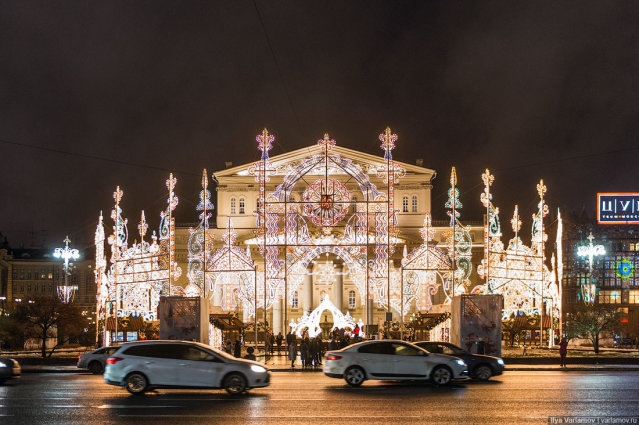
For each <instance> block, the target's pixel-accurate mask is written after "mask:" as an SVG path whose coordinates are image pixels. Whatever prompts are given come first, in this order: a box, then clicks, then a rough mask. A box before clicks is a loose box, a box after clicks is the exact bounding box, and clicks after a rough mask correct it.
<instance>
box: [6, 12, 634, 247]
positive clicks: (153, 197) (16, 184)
mask: <svg viewBox="0 0 639 425" xmlns="http://www.w3.org/2000/svg"><path fill="white" fill-rule="evenodd" d="M638 46H639V2H614V1H592V2H574V1H571V2H561V1H559V2H557V1H549V2H520V1H515V2H512V1H511V2H507V1H503V2H490V1H482V2H454V1H450V0H446V1H441V2H417V1H415V2H403V1H388V2H379V1H361V2H358V1H343V0H342V1H336V2H331V1H321V2H317V1H291V2H284V1H265V0H255V2H253V1H249V0H236V1H226V2H221V1H202V2H196V1H193V2H180V1H174V0H172V1H157V0H154V1H122V2H117V1H92V2H86V1H79V2H73V1H64V2H55V1H25V0H15V1H0V232H1V233H2V234H3V235H4V236H6V237H7V238H8V241H9V243H10V244H11V245H12V247H14V248H17V247H19V246H20V245H21V244H24V245H25V246H26V247H29V246H31V245H32V244H35V245H38V246H39V245H41V244H43V243H46V244H48V246H49V247H57V246H63V243H62V240H63V239H64V237H65V236H66V235H67V234H68V235H69V237H70V238H71V239H72V240H73V242H74V243H81V242H90V241H92V238H93V232H94V230H95V225H96V223H97V218H98V215H99V213H100V210H104V215H105V219H106V222H107V225H108V226H109V227H110V226H111V223H112V222H111V220H110V218H109V215H110V211H111V209H112V207H113V198H112V194H113V192H114V190H115V188H116V186H118V185H119V186H120V187H121V188H122V190H123V191H124V198H123V202H122V207H123V210H124V215H125V216H126V217H128V219H129V231H130V233H131V237H130V239H133V238H135V236H137V231H136V226H137V223H138V221H139V217H140V210H142V209H144V210H145V212H146V216H147V220H148V221H149V227H150V229H157V227H158V223H159V213H160V211H161V210H163V209H164V208H165V206H166V197H167V193H166V187H165V183H164V182H165V180H166V179H167V177H168V173H169V172H173V173H174V174H175V175H176V177H177V179H178V182H177V188H176V194H177V196H178V197H179V198H180V203H179V205H178V208H177V210H176V217H177V221H178V222H194V221H196V220H197V213H196V211H195V205H196V203H197V194H198V192H199V191H200V190H201V187H200V179H201V174H202V169H203V168H206V169H207V170H208V172H209V176H210V174H211V173H212V172H213V171H218V170H222V169H224V168H225V166H224V163H225V161H232V162H233V163H234V165H240V164H243V163H247V162H251V161H254V160H257V159H259V152H258V151H257V149H256V143H255V136H256V135H257V134H259V133H260V132H261V130H262V129H263V128H264V127H266V128H268V130H269V132H271V133H272V134H274V135H275V138H276V140H275V143H274V148H273V150H272V151H271V156H275V155H278V154H281V153H283V152H286V151H290V150H294V149H299V148H302V147H305V146H310V145H313V144H315V143H316V142H317V140H318V139H321V138H322V137H323V135H324V133H329V135H330V136H331V138H333V139H335V140H336V141H337V144H338V145H341V146H344V147H347V148H351V149H356V150H360V151H364V152H367V153H371V154H374V155H379V156H380V157H381V156H382V154H383V153H382V151H381V149H380V147H379V145H380V142H379V140H378V135H379V134H380V133H382V132H383V131H384V129H385V128H386V126H390V127H391V129H392V131H393V133H396V134H397V135H398V136H399V139H398V141H397V143H396V145H397V146H396V149H395V150H394V151H393V157H394V159H396V160H399V161H403V162H407V163H413V164H414V161H415V159H417V158H423V160H424V166H425V167H427V168H431V169H435V170H436V171H437V178H436V179H435V180H434V189H433V196H432V199H433V214H434V218H435V219H445V218H446V215H445V209H444V207H443V204H444V203H445V201H446V197H445V192H446V190H447V189H448V187H449V176H450V170H451V167H452V166H456V168H457V173H458V177H459V188H460V190H461V202H462V203H463V204H464V208H463V209H462V210H461V213H462V216H461V219H462V221H464V220H466V221H471V220H481V219H482V213H483V207H482V206H481V203H480V200H479V196H480V193H481V191H482V190H483V183H482V181H481V174H482V172H484V170H485V169H486V168H489V169H490V170H491V172H492V173H493V174H494V175H495V182H494V184H493V186H492V192H493V196H494V203H495V205H496V206H498V207H500V209H501V221H502V228H503V229H504V231H505V233H506V234H507V236H510V235H509V234H508V230H509V228H510V226H509V223H508V220H510V218H511V216H512V212H513V209H514V205H515V204H519V209H520V214H521V216H522V218H523V220H524V225H523V229H522V233H523V238H524V241H525V242H528V241H529V237H530V225H531V215H532V214H533V212H534V211H535V209H536V204H537V202H538V199H539V198H538V195H537V190H536V184H537V183H538V182H539V180H540V179H544V182H545V183H546V186H547V187H548V192H547V202H548V204H549V206H550V208H551V209H552V210H556V208H557V207H561V208H562V210H570V211H577V212H579V211H581V209H582V206H584V205H585V206H586V209H587V211H588V212H589V213H591V214H592V212H593V211H594V209H595V202H596V193H597V192H601V191H639V182H638V178H637V174H638V173H639V166H637V159H636V158H637V154H638V153H639V144H638V143H637V141H636V138H637V134H638V133H639V95H638V94H639V90H638V88H639V47H638ZM87 254H88V255H92V253H91V252H88V253H87Z"/></svg>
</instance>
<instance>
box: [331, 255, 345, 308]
mask: <svg viewBox="0 0 639 425" xmlns="http://www.w3.org/2000/svg"><path fill="white" fill-rule="evenodd" d="M335 271H336V272H337V274H335V282H334V283H333V297H332V298H333V299H332V300H331V301H333V304H335V307H337V309H338V310H339V311H342V312H343V311H344V276H343V275H341V274H339V273H341V272H342V266H337V267H335Z"/></svg>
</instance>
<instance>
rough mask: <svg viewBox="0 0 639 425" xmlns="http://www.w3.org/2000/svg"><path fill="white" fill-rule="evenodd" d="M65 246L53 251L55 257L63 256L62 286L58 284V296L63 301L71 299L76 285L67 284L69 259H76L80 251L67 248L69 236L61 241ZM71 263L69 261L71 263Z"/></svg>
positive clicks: (67, 301)
mask: <svg viewBox="0 0 639 425" xmlns="http://www.w3.org/2000/svg"><path fill="white" fill-rule="evenodd" d="M63 242H64V243H65V244H66V246H65V247H64V248H56V249H55V251H54V252H53V256H54V257H55V258H60V257H62V258H64V286H58V296H59V297H60V301H62V302H63V303H69V302H71V301H73V295H74V293H75V290H76V289H78V288H77V287H71V286H69V282H68V281H69V259H73V260H77V259H78V258H80V252H79V251H78V250H77V249H69V242H71V241H70V240H69V236H67V237H66V238H65V239H64V241H63ZM72 264H73V263H71V265H72Z"/></svg>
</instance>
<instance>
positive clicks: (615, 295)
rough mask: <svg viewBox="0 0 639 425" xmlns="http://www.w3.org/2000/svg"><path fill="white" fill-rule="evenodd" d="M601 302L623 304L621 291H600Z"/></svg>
mask: <svg viewBox="0 0 639 425" xmlns="http://www.w3.org/2000/svg"><path fill="white" fill-rule="evenodd" d="M599 302H600V303H601V304H621V291H599Z"/></svg>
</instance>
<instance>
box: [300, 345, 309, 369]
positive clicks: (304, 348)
mask: <svg viewBox="0 0 639 425" xmlns="http://www.w3.org/2000/svg"><path fill="white" fill-rule="evenodd" d="M300 359H301V360H302V368H307V367H308V363H309V362H308V337H306V338H305V339H303V340H302V342H300Z"/></svg>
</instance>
